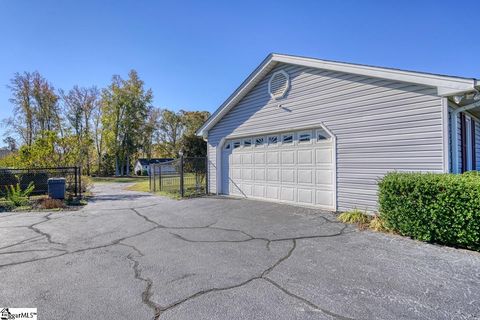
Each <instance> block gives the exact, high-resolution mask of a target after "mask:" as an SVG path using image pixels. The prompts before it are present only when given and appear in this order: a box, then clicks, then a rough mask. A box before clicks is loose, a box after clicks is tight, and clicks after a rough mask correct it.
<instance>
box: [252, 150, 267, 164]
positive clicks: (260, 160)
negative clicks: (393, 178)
mask: <svg viewBox="0 0 480 320" xmlns="http://www.w3.org/2000/svg"><path fill="white" fill-rule="evenodd" d="M254 162H255V165H258V164H265V152H255V157H254Z"/></svg>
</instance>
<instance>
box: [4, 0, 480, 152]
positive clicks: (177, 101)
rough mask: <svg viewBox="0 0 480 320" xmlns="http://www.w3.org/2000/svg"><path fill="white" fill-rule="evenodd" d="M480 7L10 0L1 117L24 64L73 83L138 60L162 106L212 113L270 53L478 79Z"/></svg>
mask: <svg viewBox="0 0 480 320" xmlns="http://www.w3.org/2000/svg"><path fill="white" fill-rule="evenodd" d="M479 12H480V1H438V0H437V1H427V0H425V1H413V0H412V1H409V0H405V1H398V0H397V1H388V0H387V1H353V0H343V1H291V0H290V1H235V2H233V1H208V0H203V1H146V0H145V1H139V0H137V1H133V0H131V1H130V0H128V1H126V0H125V1H124V0H115V1H113V0H103V1H87V0H82V1H73V0H69V1H60V0H58V1H50V0H42V1H33V0H30V1H23V0H2V1H0V30H2V36H1V38H0V41H1V46H0V118H2V119H3V118H5V117H9V116H11V115H12V106H11V105H10V103H9V102H8V99H9V97H10V92H9V90H8V89H7V88H6V85H7V84H8V83H9V79H10V78H11V77H12V75H13V73H14V72H17V71H18V72H22V71H34V70H38V71H39V72H40V73H41V74H42V75H44V76H45V77H46V78H47V79H48V80H49V81H50V82H52V83H53V85H54V86H55V87H56V88H63V89H69V88H71V87H72V86H73V85H75V84H78V85H81V86H91V85H96V86H98V87H100V88H101V87H103V86H106V85H107V84H108V83H109V80H110V79H111V76H112V75H113V74H120V75H122V76H126V74H127V73H128V71H129V70H130V69H132V68H133V69H136V70H137V71H138V72H139V74H140V76H141V78H142V79H143V80H144V81H145V83H146V86H147V87H149V88H152V89H153V91H154V96H155V97H154V104H155V105H156V106H158V107H168V108H171V109H174V110H178V109H187V110H208V111H211V112H212V111H214V110H215V109H216V108H217V107H218V106H219V105H220V104H221V103H222V102H223V101H224V99H225V98H226V97H227V96H228V95H229V94H230V93H231V92H232V91H233V90H234V89H235V88H236V87H237V86H238V85H239V84H240V83H241V82H242V81H243V79H244V78H245V77H246V76H247V75H248V74H249V73H250V72H251V71H252V70H253V69H254V68H255V67H256V66H257V65H258V64H259V63H260V62H261V61H262V60H263V59H264V58H265V56H266V55H267V54H268V53H270V52H278V53H287V54H297V55H304V56H311V57H317V58H324V59H331V60H339V61H345V62H355V63H364V64H371V65H378V66H388V67H397V68H404V69H410V70H419V71H427V72H435V73H444V74H451V75H459V76H466V77H477V78H478V77H480V59H479V58H478V57H479V53H480V41H478V13H479ZM3 132H4V129H3V128H1V129H0V134H2V133H3ZM0 144H1V142H0Z"/></svg>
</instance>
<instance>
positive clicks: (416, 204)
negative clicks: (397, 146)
mask: <svg viewBox="0 0 480 320" xmlns="http://www.w3.org/2000/svg"><path fill="white" fill-rule="evenodd" d="M379 204H380V208H379V209H380V216H381V217H382V219H384V221H385V224H386V226H387V227H388V228H390V229H392V230H394V231H397V232H399V233H400V234H402V235H405V236H409V237H412V238H415V239H419V240H423V241H428V242H436V243H441V244H447V245H453V246H458V247H464V248H469V249H474V250H480V175H479V174H478V173H476V172H469V173H466V174H463V175H458V174H435V173H400V172H393V173H389V174H387V175H386V176H385V177H384V178H383V179H382V180H381V181H380V182H379Z"/></svg>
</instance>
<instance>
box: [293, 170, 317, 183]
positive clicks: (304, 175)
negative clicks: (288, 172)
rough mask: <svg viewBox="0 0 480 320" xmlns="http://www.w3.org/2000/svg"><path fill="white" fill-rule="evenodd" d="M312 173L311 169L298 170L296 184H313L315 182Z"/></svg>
mask: <svg viewBox="0 0 480 320" xmlns="http://www.w3.org/2000/svg"><path fill="white" fill-rule="evenodd" d="M313 172H314V171H313V169H298V170H297V182H298V183H300V184H304V183H307V184H313V183H314V181H315V179H314V174H313Z"/></svg>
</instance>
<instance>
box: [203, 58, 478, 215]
mask: <svg viewBox="0 0 480 320" xmlns="http://www.w3.org/2000/svg"><path fill="white" fill-rule="evenodd" d="M478 89H480V82H479V81H478V80H477V79H472V78H462V77H455V76H446V75H437V74H430V73H423V72H413V71H405V70H398V69H391V68H380V67H373V66H366V65H357V64H350V63H341V62H334V61H327V60H319V59H312V58H305V57H298V56H289V55H280V54H271V55H269V56H268V57H267V58H266V59H265V60H264V61H263V62H262V63H261V64H260V65H259V66H258V68H257V69H255V70H254V71H253V73H252V74H251V75H250V76H249V77H248V78H247V79H246V80H245V81H244V82H243V83H242V84H241V86H240V87H239V88H238V89H237V90H236V91H235V92H233V93H232V95H231V96H230V97H229V98H228V99H227V100H226V101H225V102H224V103H223V104H222V105H221V106H220V107H219V108H218V110H217V111H216V112H215V113H214V114H212V116H211V117H210V118H209V119H208V120H207V121H206V123H205V124H204V125H203V126H202V127H201V128H200V129H199V130H198V132H197V133H198V134H199V135H201V136H203V137H204V139H206V140H207V142H208V158H209V168H208V170H209V174H208V177H209V186H210V192H214V193H218V194H226V195H234V196H241V197H248V198H255V199H261V200H267V201H276V202H286V203H292V204H300V205H307V206H315V207H318V208H323V209H327V210H338V211H344V210H349V209H352V208H355V207H356V208H362V209H367V210H375V209H376V207H377V182H378V180H379V179H380V178H381V177H382V176H383V175H385V174H386V173H387V172H390V171H422V172H427V171H428V172H438V173H441V172H454V173H460V172H463V171H466V170H475V169H476V168H477V167H479V166H480V156H477V154H478V152H479V150H480V120H479V119H480V94H479V92H478Z"/></svg>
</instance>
